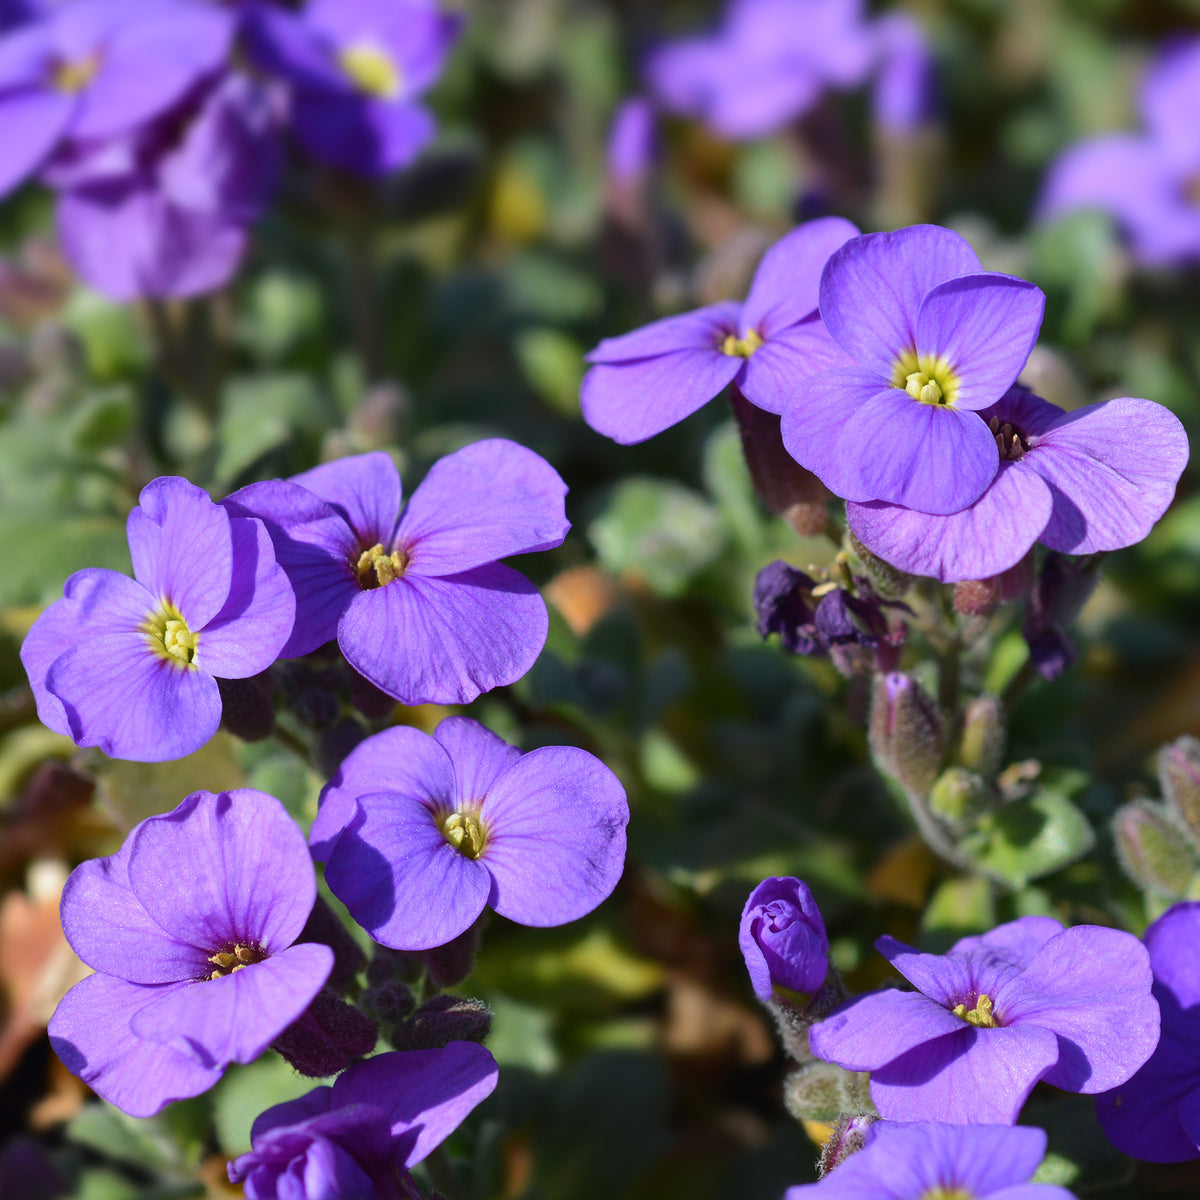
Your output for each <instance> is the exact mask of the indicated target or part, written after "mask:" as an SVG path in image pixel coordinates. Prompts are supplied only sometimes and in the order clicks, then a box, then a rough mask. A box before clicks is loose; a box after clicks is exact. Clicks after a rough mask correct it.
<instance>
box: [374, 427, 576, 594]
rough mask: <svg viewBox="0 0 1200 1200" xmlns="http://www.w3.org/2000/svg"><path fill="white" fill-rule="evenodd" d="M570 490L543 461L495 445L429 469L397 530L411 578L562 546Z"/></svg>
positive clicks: (512, 446) (503, 443)
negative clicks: (411, 574) (566, 498)
mask: <svg viewBox="0 0 1200 1200" xmlns="http://www.w3.org/2000/svg"><path fill="white" fill-rule="evenodd" d="M566 494H567V485H566V484H565V483H563V481H562V478H561V476H560V475H559V474H558V472H557V471H556V470H555V469H554V468H553V467H552V466H551V465H550V464H549V463H548V462H547V461H546V460H545V459H544V458H542V456H541V455H540V454H535V453H534V452H533V451H532V450H527V449H526V448H525V447H524V446H519V445H517V443H516V442H510V441H507V440H506V439H504V438H489V439H488V440H486V441H482V442H475V443H473V444H472V445H469V446H464V447H463V448H462V449H461V450H457V451H455V452H454V453H453V454H447V455H446V456H445V458H441V459H439V460H438V461H437V462H436V463H434V465H433V466H432V467H431V468H430V470H429V474H428V475H426V476H425V478H424V479H423V480H422V481H421V484H420V486H419V487H418V488H417V490H416V491H415V492H414V493H413V495H412V499H411V500H409V502H408V507H407V508H406V509H405V510H404V515H403V516H402V517H401V518H400V523H399V525H398V526H397V528H396V535H395V544H396V545H397V546H399V547H401V548H402V549H403V551H404V553H405V554H406V555H407V556H408V563H409V570H410V571H412V572H415V573H416V574H418V575H422V576H444V575H457V574H460V573H461V572H463V571H469V570H471V569H472V568H474V567H482V566H484V565H485V564H487V563H493V562H495V561H496V560H497V559H501V558H507V557H508V556H509V555H510V554H529V553H532V552H533V551H536V550H549V549H551V548H553V547H554V546H561V545H562V542H563V538H565V537H566V536H567V530H569V529H570V528H571V523H570V522H569V521H568V520H567V514H566V509H565V507H564V498H565V496H566Z"/></svg>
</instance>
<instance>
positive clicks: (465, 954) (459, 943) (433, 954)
mask: <svg viewBox="0 0 1200 1200" xmlns="http://www.w3.org/2000/svg"><path fill="white" fill-rule="evenodd" d="M479 926H480V922H479V921H476V922H475V924H474V925H472V926H471V927H470V929H467V930H464V931H463V932H462V933H460V934H459V935H458V937H456V938H454V939H452V940H451V941H449V942H447V943H446V944H445V945H444V946H436V947H434V949H432V950H421V951H419V953H418V957H419V958H420V959H421V961H422V962H424V964H425V969H426V971H427V972H428V973H429V982H430V983H432V984H433V986H434V987H435V988H437V989H438V990H439V991H440V990H441V989H443V988H448V987H454V986H455V985H457V984H460V983H462V981H463V980H464V979H466V978H467V976H468V975H470V974H471V971H472V970H473V969H474V967H475V955H476V954H477V953H478V952H479Z"/></svg>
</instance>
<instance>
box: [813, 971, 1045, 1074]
mask: <svg viewBox="0 0 1200 1200" xmlns="http://www.w3.org/2000/svg"><path fill="white" fill-rule="evenodd" d="M966 1029H970V1026H969V1025H966V1024H965V1023H964V1022H963V1021H961V1020H960V1019H959V1018H958V1017H956V1016H955V1015H954V1014H953V1013H952V1012H948V1011H947V1010H946V1009H945V1008H943V1007H942V1006H941V1005H940V1004H938V1003H936V1001H933V1000H930V999H929V997H927V996H922V995H921V994H920V993H919V992H900V991H897V990H896V989H895V988H890V989H888V990H887V991H883V992H868V993H867V994H866V995H865V996H858V997H856V998H855V999H853V1000H851V1001H850V1002H849V1003H848V1004H843V1005H842V1006H841V1007H840V1008H838V1009H836V1010H834V1012H832V1013H831V1014H830V1015H829V1016H828V1017H826V1018H825V1020H824V1021H822V1022H821V1023H820V1024H818V1025H814V1026H813V1027H812V1028H811V1029H810V1030H809V1031H808V1045H809V1049H811V1050H812V1052H813V1054H815V1055H816V1056H817V1058H820V1059H823V1060H824V1061H825V1062H832V1063H837V1065H838V1066H839V1067H845V1068H846V1070H847V1071H875V1070H878V1069H880V1068H881V1067H884V1066H886V1065H887V1064H888V1063H890V1062H892V1061H893V1060H895V1059H898V1058H900V1057H901V1056H902V1055H904V1054H905V1053H906V1052H908V1051H910V1050H912V1051H915V1052H916V1053H918V1054H919V1053H920V1052H921V1049H922V1047H924V1046H926V1044H927V1043H930V1042H932V1041H935V1040H938V1039H941V1038H944V1037H947V1036H949V1035H957V1034H960V1033H962V1032H963V1031H964V1030H966ZM1056 1055H1057V1052H1056Z"/></svg>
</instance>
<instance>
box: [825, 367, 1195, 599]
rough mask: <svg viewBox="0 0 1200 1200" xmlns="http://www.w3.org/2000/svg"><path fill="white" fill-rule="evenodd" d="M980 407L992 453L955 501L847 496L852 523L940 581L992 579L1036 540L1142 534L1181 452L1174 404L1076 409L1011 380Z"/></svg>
mask: <svg viewBox="0 0 1200 1200" xmlns="http://www.w3.org/2000/svg"><path fill="white" fill-rule="evenodd" d="M979 416H980V417H981V418H982V422H981V423H986V424H987V427H988V429H989V430H990V432H991V434H992V436H993V437H994V439H995V442H996V445H997V447H998V448H999V453H1000V469H999V471H998V472H997V474H996V477H995V479H993V480H992V482H991V484H990V485H989V486H988V488H987V490H986V491H985V492H984V493H983V494H982V495H981V496H980V497H979V498H978V499H977V500H976V501H975V502H974V503H973V504H970V505H968V506H967V507H966V508H964V509H961V510H960V511H959V512H956V513H950V514H945V515H934V514H930V513H923V512H917V511H915V510H913V509H908V508H901V507H900V506H899V505H896V504H885V503H883V502H881V501H873V502H871V503H868V504H855V503H850V504H848V505H847V506H846V516H847V519H848V521H849V523H850V528H851V529H852V530H853V531H854V535H855V536H856V537H857V538H858V540H859V541H860V542H862V544H863V545H864V546H866V547H867V549H868V550H870V551H872V553H874V554H877V555H879V557H880V558H882V559H884V560H885V561H886V562H889V563H891V564H892V566H894V567H899V568H900V569H901V570H902V571H908V572H910V573H911V574H914V575H927V576H930V577H932V578H934V579H940V580H941V581H942V582H943V583H951V582H956V581H958V580H964V579H989V578H991V577H992V576H994V575H999V574H1000V573H1001V572H1003V571H1007V570H1008V569H1009V568H1010V567H1012V566H1014V565H1015V564H1016V563H1018V562H1020V561H1021V559H1022V558H1024V557H1025V555H1026V553H1027V552H1028V551H1029V549H1030V547H1032V546H1033V544H1034V543H1035V542H1039V541H1040V542H1042V543H1043V544H1044V545H1046V546H1049V547H1050V548H1051V549H1053V550H1058V551H1060V552H1061V553H1063V554H1094V553H1096V552H1098V551H1101V550H1119V549H1121V548H1122V547H1124V546H1132V545H1133V544H1134V543H1136V542H1140V541H1141V540H1142V539H1143V538H1144V537H1145V536H1146V535H1147V534H1148V533H1149V532H1150V529H1151V527H1152V526H1153V525H1154V523H1155V521H1157V520H1158V519H1159V517H1161V516H1162V515H1163V513H1164V512H1166V510H1167V507H1168V505H1169V504H1170V503H1171V500H1172V498H1173V497H1174V495H1175V485H1176V483H1177V482H1178V480H1179V477H1180V475H1181V474H1182V473H1183V468H1184V467H1185V466H1186V465H1187V460H1188V439H1187V434H1186V433H1185V432H1184V429H1183V426H1182V425H1181V424H1180V423H1179V420H1178V418H1177V417H1175V415H1174V414H1173V413H1172V412H1170V410H1168V409H1166V408H1163V406H1162V405H1160V404H1155V403H1153V402H1152V401H1150V400H1134V399H1129V398H1124V397H1123V398H1121V399H1119V400H1108V401H1106V402H1105V403H1103V404H1093V405H1089V406H1088V407H1087V408H1081V409H1077V410H1076V411H1074V412H1069V413H1068V412H1063V410H1062V409H1060V408H1058V407H1056V406H1055V405H1053V404H1049V403H1047V402H1046V401H1045V400H1043V399H1042V398H1041V397H1040V396H1035V395H1034V394H1033V393H1032V392H1031V391H1029V390H1028V389H1027V388H1023V387H1021V386H1019V385H1018V386H1014V387H1012V388H1010V389H1009V390H1008V391H1007V392H1006V393H1005V395H1004V396H1003V398H1002V399H1001V400H1000V401H999V402H998V403H997V404H993V405H992V406H991V407H989V408H985V409H983V410H982V411H981V412H980V413H979Z"/></svg>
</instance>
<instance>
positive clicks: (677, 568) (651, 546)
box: [588, 476, 726, 596]
mask: <svg viewBox="0 0 1200 1200" xmlns="http://www.w3.org/2000/svg"><path fill="white" fill-rule="evenodd" d="M588 538H589V540H590V541H591V543H592V545H593V546H595V547H596V552H597V553H598V554H599V556H600V560H601V562H603V564H604V565H605V566H606V567H607V568H608V569H609V570H610V571H614V572H616V573H619V574H623V575H626V576H630V577H632V578H633V579H634V580H635V581H637V582H641V583H644V584H646V585H647V586H648V587H649V588H651V589H652V590H653V591H655V592H658V593H659V594H660V595H663V596H680V595H682V594H683V593H684V592H686V591H687V588H688V584H689V583H691V581H692V580H693V579H694V578H695V577H696V576H697V575H698V574H699V573H700V572H701V571H702V570H704V568H705V567H707V566H708V565H709V564H710V563H712V562H713V561H714V560H715V559H716V558H717V557H718V556H719V555H720V554H721V552H722V551H723V550H724V549H725V543H726V535H725V531H724V529H723V528H722V525H721V520H720V517H719V516H718V515H717V512H716V509H714V508H713V506H712V505H711V504H709V503H708V501H706V500H705V499H704V497H703V496H701V495H699V494H698V493H697V492H693V491H692V490H691V489H690V488H686V487H683V486H682V485H680V484H677V483H671V482H669V481H667V480H663V479H652V478H649V477H646V476H635V477H634V478H631V479H627V480H625V482H623V483H621V484H619V485H618V487H617V489H616V491H615V493H614V494H613V497H612V499H611V501H610V502H609V504H608V507H607V508H605V510H604V512H602V513H601V514H600V516H599V517H597V518H596V519H595V520H594V521H593V522H592V523H591V525H590V526H589V527H588Z"/></svg>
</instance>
